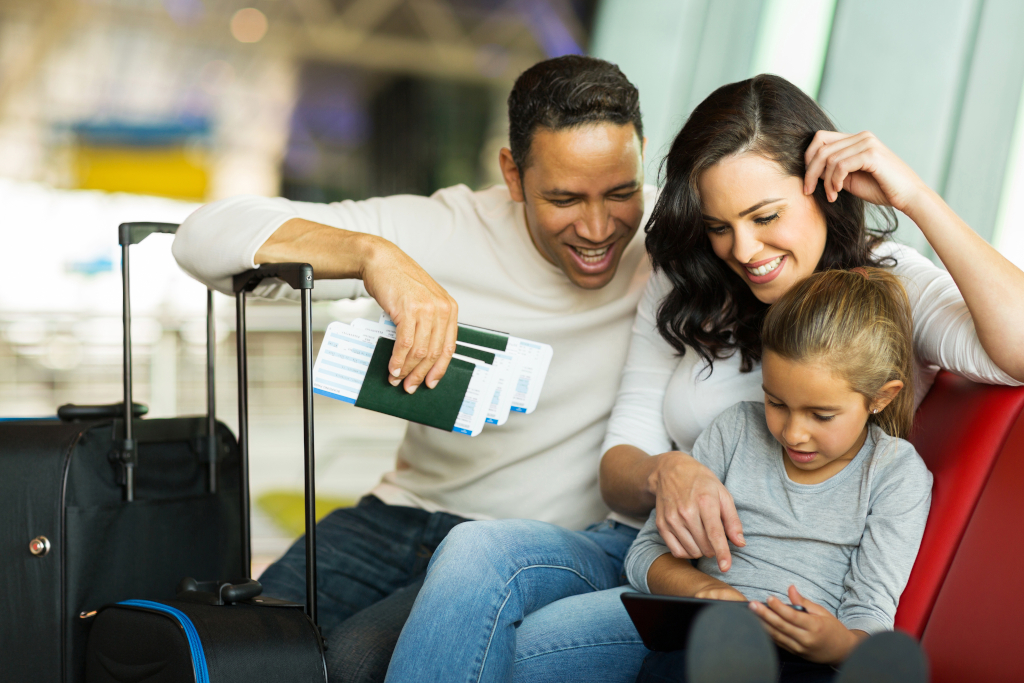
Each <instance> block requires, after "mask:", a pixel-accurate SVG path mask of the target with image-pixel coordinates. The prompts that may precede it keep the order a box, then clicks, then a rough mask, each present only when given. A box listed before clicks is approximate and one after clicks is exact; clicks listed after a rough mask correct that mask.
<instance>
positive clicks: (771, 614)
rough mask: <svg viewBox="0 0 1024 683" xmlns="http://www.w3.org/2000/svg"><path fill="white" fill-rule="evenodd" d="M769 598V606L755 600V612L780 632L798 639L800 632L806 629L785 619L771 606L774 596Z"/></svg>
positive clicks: (753, 607) (752, 607)
mask: <svg viewBox="0 0 1024 683" xmlns="http://www.w3.org/2000/svg"><path fill="white" fill-rule="evenodd" d="M768 600H769V606H768V607H765V606H764V605H763V604H761V603H757V602H754V603H751V609H753V610H754V613H755V614H756V615H757V616H759V617H761V621H763V622H765V623H766V624H768V625H769V626H771V627H772V628H774V629H776V630H778V631H779V632H781V633H784V634H786V635H787V636H789V637H790V638H793V639H794V640H796V639H798V638H799V636H800V633H801V632H802V631H803V630H804V629H802V628H800V627H799V626H796V625H795V624H793V623H791V622H790V621H789V620H788V619H785V618H783V617H782V616H780V615H779V614H778V613H777V612H776V611H775V610H774V609H772V607H771V600H772V598H769V599H768ZM776 602H778V600H776ZM790 611H791V612H795V611H796V610H790Z"/></svg>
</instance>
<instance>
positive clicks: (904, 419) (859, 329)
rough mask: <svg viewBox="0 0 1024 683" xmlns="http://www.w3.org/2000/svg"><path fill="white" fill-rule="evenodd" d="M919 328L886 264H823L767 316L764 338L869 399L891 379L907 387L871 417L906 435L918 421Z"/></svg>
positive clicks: (774, 348)
mask: <svg viewBox="0 0 1024 683" xmlns="http://www.w3.org/2000/svg"><path fill="white" fill-rule="evenodd" d="M913 331H914V327H913V318H912V317H911V312H910V301H909V300H908V299H907V292H906V290H904V289H903V285H902V284H900V281H899V280H898V279H896V276H894V275H893V274H892V273H890V272H888V271H887V270H885V269H882V268H854V269H853V270H826V271H822V272H818V273H815V274H813V275H811V276H810V277H808V278H807V279H805V280H802V281H801V282H799V283H797V284H796V285H794V286H793V287H791V288H790V290H789V291H788V292H786V293H785V294H784V295H783V296H782V298H781V299H779V300H778V301H777V302H776V303H775V304H773V305H772V307H771V308H769V309H768V313H767V315H766V316H765V319H764V325H763V328H762V332H761V341H762V344H763V348H764V350H765V351H773V352H774V353H777V354H778V355H780V356H782V357H783V358H786V359H788V360H793V361H805V360H813V361H816V362H820V363H823V364H825V365H826V366H828V367H829V368H831V369H832V370H833V371H834V372H835V373H837V374H838V375H839V376H840V377H843V378H844V379H845V380H846V381H847V382H849V384H850V388H851V389H853V390H854V391H856V392H857V393H859V394H862V395H863V396H864V397H865V399H867V401H868V402H869V403H870V401H872V400H874V399H875V398H877V397H878V394H879V391H880V390H881V388H882V386H883V385H884V384H885V383H886V382H890V381H892V380H899V381H901V382H903V390H902V391H900V393H899V394H897V395H896V398H894V399H893V400H892V402H890V403H889V405H887V406H886V407H885V408H883V409H882V410H881V411H879V412H878V413H877V414H872V415H870V417H869V418H868V421H869V422H873V423H875V424H877V425H878V426H879V427H881V428H882V429H883V430H884V431H885V432H886V433H887V434H890V435H892V436H897V437H900V438H906V436H907V435H908V434H909V433H910V428H911V426H912V425H913V421H914V345H913V340H914V334H913Z"/></svg>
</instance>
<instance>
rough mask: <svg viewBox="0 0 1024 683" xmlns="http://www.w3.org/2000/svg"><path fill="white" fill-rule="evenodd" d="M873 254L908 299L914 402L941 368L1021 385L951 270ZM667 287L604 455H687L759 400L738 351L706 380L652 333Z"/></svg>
mask: <svg viewBox="0 0 1024 683" xmlns="http://www.w3.org/2000/svg"><path fill="white" fill-rule="evenodd" d="M875 255H876V256H879V257H884V256H892V257H893V258H895V259H896V265H895V266H892V269H893V272H894V273H895V274H896V275H897V276H898V277H899V278H900V281H901V282H902V283H903V286H904V287H905V288H906V290H907V296H908V297H909V299H910V308H911V311H912V313H913V316H914V353H915V359H916V361H917V364H918V367H917V375H916V377H915V379H916V384H915V399H916V404H917V405H920V403H921V401H922V400H923V399H924V396H925V394H927V393H928V390H929V389H930V388H931V386H932V383H933V382H934V381H935V375H936V374H937V373H938V371H939V368H945V369H947V370H949V371H951V372H954V373H956V374H957V375H960V376H962V377H966V378H967V379H970V380H972V381H974V382H982V383H985V384H1009V385H1020V384H1021V383H1020V382H1018V381H1016V380H1014V379H1013V378H1012V377H1010V376H1009V375H1008V374H1006V373H1005V372H1003V371H1002V370H1000V369H999V367H998V366H997V365H996V364H995V363H994V362H993V361H992V359H991V358H989V357H988V354H987V353H985V350H984V349H983V348H982V346H981V342H980V341H979V340H978V333H977V331H976V330H975V328H974V320H973V319H972V318H971V313H970V311H968V310H967V304H966V303H965V302H964V298H963V296H962V295H961V294H960V290H959V289H957V286H956V283H954V282H953V278H952V277H951V276H950V275H949V273H947V272H946V271H945V270H943V269H941V268H939V267H938V266H936V265H935V264H934V263H932V262H931V261H929V260H928V259H926V258H925V257H923V256H921V254H919V253H918V252H916V251H914V250H913V249H911V248H910V247H906V246H903V245H899V244H897V243H895V242H885V243H883V244H882V245H880V246H879V247H878V248H877V249H876V251H875ZM671 286H672V285H671V283H670V282H669V281H668V279H667V278H666V277H665V275H664V273H660V272H658V273H655V274H654V275H653V276H652V277H651V279H650V281H649V282H648V284H647V289H646V290H645V291H644V295H643V297H642V299H641V300H640V306H639V307H638V309H637V314H636V321H635V323H634V324H633V336H632V340H631V341H630V347H629V355H628V356H627V358H626V366H625V368H624V369H623V372H622V383H621V385H620V386H619V394H618V398H617V399H616V401H615V408H614V409H613V410H612V417H611V420H610V421H609V423H608V434H607V436H606V437H605V441H604V445H603V446H602V452H607V451H608V449H610V448H612V447H614V446H618V445H621V444H628V445H631V446H635V447H637V448H639V449H640V450H642V451H644V452H645V453H648V454H649V455H657V454H659V453H664V452H666V451H670V450H680V451H683V452H686V453H689V452H690V451H691V450H692V449H693V444H694V442H695V441H696V440H697V437H698V436H699V435H700V433H701V432H702V431H704V429H706V428H707V427H708V426H709V425H710V424H711V422H712V420H714V419H715V418H716V417H717V416H718V415H719V414H721V413H722V412H723V411H725V410H726V409H727V408H729V407H730V406H732V405H733V404H735V403H738V402H740V401H763V400H764V391H763V390H762V389H761V366H760V364H758V365H757V366H756V367H754V369H753V370H752V371H751V372H745V373H744V372H740V355H739V354H738V353H736V354H733V356H731V357H730V358H726V359H722V360H716V361H715V363H714V367H713V371H712V373H711V374H710V375H708V374H707V368H706V366H705V365H704V363H703V361H701V359H700V357H699V356H698V355H697V353H696V352H695V351H694V350H693V349H687V351H686V353H685V354H684V355H683V356H682V358H680V357H679V355H678V354H677V353H676V351H675V349H674V348H672V346H671V345H670V344H669V343H668V342H667V341H665V339H664V338H663V337H662V336H661V335H660V334H659V333H658V328H657V323H656V319H657V311H658V307H659V305H660V304H661V301H662V300H663V299H664V298H665V296H666V295H667V294H668V292H669V290H670V288H671ZM611 518H612V519H615V520H617V521H620V522H623V523H625V524H629V525H630V526H634V527H637V528H639V527H641V526H643V524H644V521H645V520H644V519H642V518H636V517H629V516H626V515H619V514H618V513H612V515H611Z"/></svg>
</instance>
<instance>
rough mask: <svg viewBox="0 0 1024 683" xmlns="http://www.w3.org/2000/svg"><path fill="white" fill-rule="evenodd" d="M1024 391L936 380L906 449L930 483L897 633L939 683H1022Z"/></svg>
mask: <svg viewBox="0 0 1024 683" xmlns="http://www.w3.org/2000/svg"><path fill="white" fill-rule="evenodd" d="M1022 410H1024V387H999V386H989V385H982V384H975V383H973V382H970V381H968V380H965V379H963V378H960V377H957V376H955V375H953V374H951V373H949V372H941V373H939V376H938V377H937V378H936V381H935V385H934V386H933V387H932V390H931V391H930V392H929V394H928V396H927V397H926V398H925V400H924V403H923V404H922V405H921V408H920V410H919V412H918V415H917V420H916V423H915V427H914V432H913V434H912V435H911V438H910V441H911V442H912V443H913V444H914V446H915V447H916V448H917V450H918V452H919V453H920V454H921V457H922V458H924V460H925V462H926V463H927V464H928V468H929V469H930V470H931V472H932V474H933V475H934V477H935V484H934V488H933V489H932V506H931V512H930V513H929V515H928V525H927V527H926V528H925V532H924V538H923V539H922V541H921V550H920V552H919V553H918V556H917V561H916V563H915V564H914V569H913V571H912V572H911V574H910V582H909V583H908V584H907V589H906V590H905V591H904V593H903V595H902V597H901V598H900V606H899V610H898V611H897V613H896V628H898V629H900V630H902V631H906V632H907V633H910V634H911V635H913V636H915V637H917V638H920V639H921V644H922V646H923V647H924V649H925V651H926V652H927V653H928V657H929V660H930V661H931V665H932V680H933V681H935V682H936V683H945V682H947V681H949V682H954V681H956V682H960V681H1024V651H1022V650H1024V533H1022V532H1021V524H1022V523H1024V417H1022Z"/></svg>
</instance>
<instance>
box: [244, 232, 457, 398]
mask: <svg viewBox="0 0 1024 683" xmlns="http://www.w3.org/2000/svg"><path fill="white" fill-rule="evenodd" d="M255 261H256V263H257V264H259V263H291V262H301V263H309V264H310V265H312V266H313V272H314V273H315V276H316V278H317V279H318V280H320V279H322V280H332V279H347V278H358V279H360V280H362V281H363V285H364V286H365V287H366V291H367V292H368V293H369V295H370V296H372V297H373V298H374V299H376V300H377V303H378V304H380V306H381V308H383V309H384V310H385V312H387V314H388V315H390V316H391V320H393V321H394V323H395V325H396V326H397V330H396V332H395V334H396V337H395V350H394V353H392V355H391V362H390V363H389V364H388V371H389V372H390V373H391V377H390V378H389V379H390V381H391V384H392V385H393V386H398V384H399V383H400V382H403V386H404V388H405V390H406V391H407V392H409V393H410V394H411V393H412V392H414V391H416V389H417V388H418V387H419V386H420V384H421V383H423V382H424V381H426V384H427V387H429V388H431V389H433V388H434V387H435V386H437V383H438V381H440V379H441V377H443V376H444V373H445V371H446V370H447V369H448V363H449V361H451V358H452V354H453V353H455V338H456V335H457V334H458V320H459V306H458V304H456V303H455V299H453V298H452V297H451V296H449V294H448V292H446V291H445V290H444V288H443V287H441V286H440V285H439V284H437V283H436V282H434V279H433V278H432V277H430V276H429V275H428V274H427V273H426V271H425V270H423V269H422V268H420V266H419V264H418V263H416V262H415V261H413V260H412V258H410V257H409V256H408V255H407V254H406V253H405V252H404V251H402V250H401V249H399V248H398V247H397V246H396V245H395V244H394V243H392V242H389V241H388V240H386V239H384V238H382V237H376V236H374V235H367V234H364V233H358V232H352V231H350V230H343V229H341V228H334V227H331V226H328V225H323V224H321V223H314V222H313V221H307V220H304V219H302V218H292V219H291V220H288V221H286V222H285V223H283V224H282V225H281V227H279V228H278V229H277V230H276V231H275V232H274V234H272V235H271V236H270V237H269V238H268V239H267V241H266V242H264V243H263V245H262V246H261V247H260V248H259V250H257V252H256V258H255Z"/></svg>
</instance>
